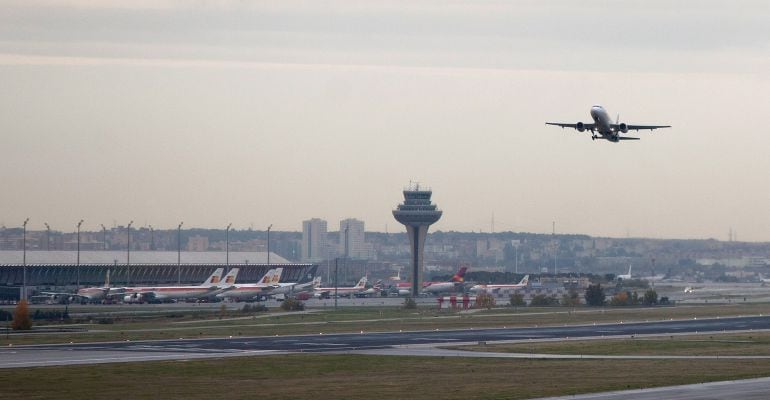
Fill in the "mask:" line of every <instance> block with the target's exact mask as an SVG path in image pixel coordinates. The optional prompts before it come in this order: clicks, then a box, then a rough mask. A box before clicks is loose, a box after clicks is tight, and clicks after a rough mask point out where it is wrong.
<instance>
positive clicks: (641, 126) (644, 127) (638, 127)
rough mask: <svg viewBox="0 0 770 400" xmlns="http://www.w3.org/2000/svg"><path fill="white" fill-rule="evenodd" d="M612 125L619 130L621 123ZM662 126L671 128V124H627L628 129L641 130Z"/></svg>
mask: <svg viewBox="0 0 770 400" xmlns="http://www.w3.org/2000/svg"><path fill="white" fill-rule="evenodd" d="M610 127H611V128H612V129H613V130H617V129H618V128H619V127H620V125H619V124H612V125H610ZM661 128H671V125H626V129H628V130H629V131H639V130H655V129H661Z"/></svg>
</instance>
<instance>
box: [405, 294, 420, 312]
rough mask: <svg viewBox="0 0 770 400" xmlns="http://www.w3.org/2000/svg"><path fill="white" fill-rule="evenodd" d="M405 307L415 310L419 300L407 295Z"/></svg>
mask: <svg viewBox="0 0 770 400" xmlns="http://www.w3.org/2000/svg"><path fill="white" fill-rule="evenodd" d="M404 308H405V309H407V310H414V309H416V308H417V302H416V301H414V299H413V298H411V297H407V298H406V299H404Z"/></svg>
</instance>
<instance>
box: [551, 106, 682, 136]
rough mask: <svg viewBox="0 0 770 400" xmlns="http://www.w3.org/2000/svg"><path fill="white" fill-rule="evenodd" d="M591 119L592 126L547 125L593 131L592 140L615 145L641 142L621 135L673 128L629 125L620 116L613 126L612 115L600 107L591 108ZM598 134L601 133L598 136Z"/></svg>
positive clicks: (579, 123) (581, 124)
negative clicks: (623, 141) (607, 141)
mask: <svg viewBox="0 0 770 400" xmlns="http://www.w3.org/2000/svg"><path fill="white" fill-rule="evenodd" d="M591 118H593V120H594V122H593V123H592V124H591V123H588V124H586V123H582V122H578V123H576V124H564V123H560V122H546V123H545V124H546V125H555V126H560V127H562V128H572V129H577V130H578V132H584V131H591V134H592V135H591V139H593V140H596V139H605V140H609V141H610V142H615V143H617V142H619V141H621V140H639V138H636V137H629V136H620V134H621V133H627V132H628V131H639V130H643V129H647V130H654V129H660V128H670V127H671V125H628V124H626V123H625V122H623V123H621V122H620V116H618V118H617V119H616V120H615V123H614V124H613V123H612V119H610V115H609V114H607V110H605V109H604V107H602V106H599V105H596V106H593V107H591ZM597 132H598V133H599V134H598V135H597Z"/></svg>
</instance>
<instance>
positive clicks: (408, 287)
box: [391, 267, 468, 296]
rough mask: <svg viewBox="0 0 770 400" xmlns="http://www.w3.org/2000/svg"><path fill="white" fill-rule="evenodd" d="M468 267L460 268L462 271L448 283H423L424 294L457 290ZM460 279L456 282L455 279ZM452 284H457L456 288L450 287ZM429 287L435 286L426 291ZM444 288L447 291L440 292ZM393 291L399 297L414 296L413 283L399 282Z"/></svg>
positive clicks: (392, 288)
mask: <svg viewBox="0 0 770 400" xmlns="http://www.w3.org/2000/svg"><path fill="white" fill-rule="evenodd" d="M467 269H468V268H467V267H460V269H459V270H458V271H457V273H456V274H455V275H454V276H453V277H452V278H451V279H450V280H449V281H447V282H423V283H422V290H423V293H439V292H442V291H447V290H450V289H452V288H455V289H456V286H457V284H462V283H463V281H464V276H465V271H466V270H467ZM456 278H459V280H457V281H456V282H455V279H456ZM451 282H455V285H454V287H450V286H452V285H449V284H450V283H451ZM429 286H433V288H432V289H430V290H428V291H425V289H426V288H427V287H429ZM442 287H444V288H446V290H440V289H441V288H442ZM391 290H392V291H394V292H396V293H397V294H398V295H399V296H411V295H412V283H411V282H399V283H397V284H396V285H395V287H391Z"/></svg>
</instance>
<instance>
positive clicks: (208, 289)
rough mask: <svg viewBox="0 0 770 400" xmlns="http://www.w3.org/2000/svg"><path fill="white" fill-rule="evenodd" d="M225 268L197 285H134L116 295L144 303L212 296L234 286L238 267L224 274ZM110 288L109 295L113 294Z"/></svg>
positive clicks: (126, 299)
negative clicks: (222, 277)
mask: <svg viewBox="0 0 770 400" xmlns="http://www.w3.org/2000/svg"><path fill="white" fill-rule="evenodd" d="M223 271H224V269H223V268H217V269H216V271H214V273H213V274H211V275H210V276H209V277H208V278H206V280H205V281H203V283H202V284H200V285H197V286H134V287H125V288H120V289H117V290H116V295H117V296H118V297H122V298H123V302H125V303H143V302H146V301H157V300H160V301H162V300H183V299H191V298H205V297H211V296H213V295H214V293H216V292H217V290H219V289H222V288H224V287H228V286H232V285H233V284H234V283H235V278H236V277H237V276H238V271H239V269H238V268H233V269H231V270H230V272H228V273H227V275H225V278H224V279H220V278H221V276H222V272H223ZM112 291H113V289H110V293H108V296H112Z"/></svg>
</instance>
